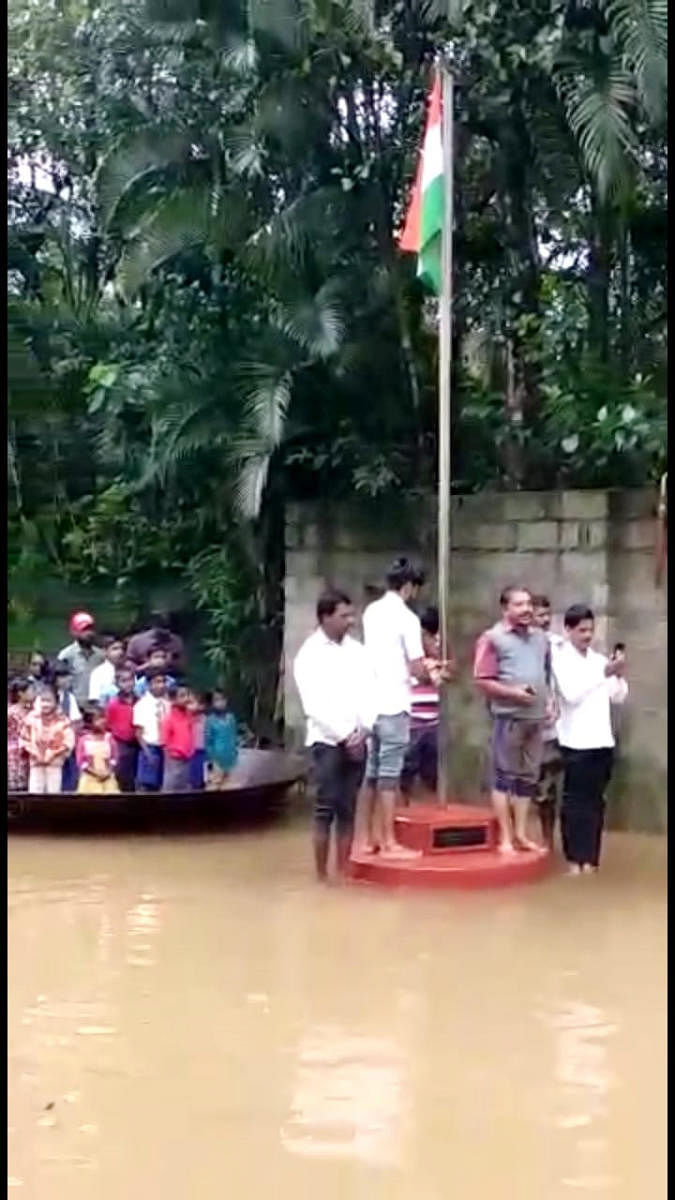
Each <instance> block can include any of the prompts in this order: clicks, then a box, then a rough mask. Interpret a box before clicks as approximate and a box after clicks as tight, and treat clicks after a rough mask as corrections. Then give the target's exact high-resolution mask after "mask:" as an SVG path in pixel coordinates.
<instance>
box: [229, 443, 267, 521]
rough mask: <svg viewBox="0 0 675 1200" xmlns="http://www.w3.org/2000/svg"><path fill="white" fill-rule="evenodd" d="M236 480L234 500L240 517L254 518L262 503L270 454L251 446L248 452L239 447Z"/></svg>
mask: <svg viewBox="0 0 675 1200" xmlns="http://www.w3.org/2000/svg"><path fill="white" fill-rule="evenodd" d="M240 449H241V452H242V453H241V457H240V461H239V469H238V473H237V480H236V483H235V486H234V501H235V504H236V507H237V509H238V511H239V512H240V513H241V515H242V517H244V518H246V519H247V520H254V519H255V518H256V517H257V516H258V514H259V512H260V506H261V504H262V498H263V493H264V491H265V484H266V483H267V476H268V474H269V469H270V461H271V454H268V453H265V452H261V451H260V450H259V449H258V448H256V449H254V448H253V446H251V448H250V451H249V453H246V452H245V450H244V448H243V447H241V448H240Z"/></svg>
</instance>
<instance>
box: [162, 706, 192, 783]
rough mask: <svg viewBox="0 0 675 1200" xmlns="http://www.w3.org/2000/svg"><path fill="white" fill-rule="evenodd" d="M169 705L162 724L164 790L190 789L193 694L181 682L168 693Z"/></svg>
mask: <svg viewBox="0 0 675 1200" xmlns="http://www.w3.org/2000/svg"><path fill="white" fill-rule="evenodd" d="M169 695H170V700H171V704H170V707H169V711H168V713H167V714H166V716H165V717H164V720H163V721H162V726H161V733H162V747H163V749H164V781H163V783H162V791H163V792H178V793H179V792H190V791H192V781H191V777H190V765H191V760H192V756H193V754H194V752H195V735H194V715H193V712H192V711H191V700H192V693H191V692H190V689H189V688H187V687H184V686H183V685H180V686H179V687H175V688H172V689H171V692H170V693H169Z"/></svg>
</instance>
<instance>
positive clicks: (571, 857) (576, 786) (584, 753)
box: [560, 746, 614, 867]
mask: <svg viewBox="0 0 675 1200" xmlns="http://www.w3.org/2000/svg"><path fill="white" fill-rule="evenodd" d="M561 753H562V758H563V765H564V770H565V775H564V779H563V799H562V809H561V812H560V831H561V833H562V844H563V851H564V853H565V858H566V859H567V861H568V862H570V863H577V864H578V865H579V866H581V865H583V864H584V863H589V864H590V865H591V866H593V867H597V865H598V863H599V861H600V844H601V842H602V829H603V825H604V821H605V788H606V787H607V784H608V783H609V779H610V776H611V774H612V762H613V758H614V753H613V751H612V750H609V749H602V750H569V749H567V747H565V746H561Z"/></svg>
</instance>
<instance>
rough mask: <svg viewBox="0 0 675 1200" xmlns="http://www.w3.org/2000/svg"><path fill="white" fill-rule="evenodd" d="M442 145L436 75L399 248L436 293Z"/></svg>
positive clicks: (438, 271) (439, 273) (442, 195)
mask: <svg viewBox="0 0 675 1200" xmlns="http://www.w3.org/2000/svg"><path fill="white" fill-rule="evenodd" d="M443 183H444V181H443V148H442V144H441V80H440V75H436V79H435V82H434V86H433V88H432V89H431V95H430V96H429V111H428V113H427V126H426V129H425V131H424V144H423V146H422V152H421V154H420V158H419V163H418V166H417V177H416V179H415V187H414V189H413V194H412V198H411V200H410V207H409V209H408V214H407V216H406V221H405V227H404V229H403V233H402V234H401V237H400V239H399V246H400V247H401V250H407V251H409V252H410V253H411V254H416V255H417V274H418V277H419V278H420V279H421V280H423V281H424V283H426V284H427V285H428V286H429V287H431V288H433V290H434V292H435V293H436V295H437V296H440V294H441V230H442V228H443V210H444V206H445V199H444V187H443Z"/></svg>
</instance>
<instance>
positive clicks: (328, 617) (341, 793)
mask: <svg viewBox="0 0 675 1200" xmlns="http://www.w3.org/2000/svg"><path fill="white" fill-rule="evenodd" d="M316 615H317V619H318V623H319V624H318V628H317V629H316V630H315V631H314V633H313V634H311V635H310V637H308V638H307V640H306V641H305V642H304V643H303V645H302V646H301V648H300V651H299V653H298V655H297V657H296V659H295V663H294V664H293V674H294V677H295V682H296V684H297V688H298V691H299V693H300V699H301V701H302V707H303V710H304V713H305V718H306V720H307V737H306V745H307V746H308V747H309V748H310V749H311V754H312V764H313V768H314V775H315V784H316V799H315V807H314V859H315V863H316V872H317V875H318V877H319V879H320V880H324V879H325V878H326V875H327V870H328V853H329V848H330V831H331V827H332V825H333V824H335V826H336V862H337V869H338V872H339V873H340V874H342V873H344V871H345V868H346V866H347V862H348V860H349V854H350V851H351V846H352V837H353V833H354V810H355V807H356V797H357V795H358V791H359V788H360V786H361V782H362V780H363V773H364V768H365V761H366V737H367V735H368V734H369V733H370V731H371V729H372V728H373V725H374V723H375V717H376V710H375V705H374V697H373V683H372V677H371V673H370V669H369V665H368V661H367V658H366V652H365V650H364V648H363V646H362V645H361V643H360V642H357V641H356V640H355V639H354V638H353V637H350V636H349V634H350V630H351V629H352V628H353V626H354V609H353V607H352V603H351V601H350V599H349V596H347V595H346V593H345V592H342V591H339V590H337V589H335V588H331V589H329V590H327V591H325V592H324V593H323V594H322V595H321V596H320V597H319V600H318V603H317V606H316Z"/></svg>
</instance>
